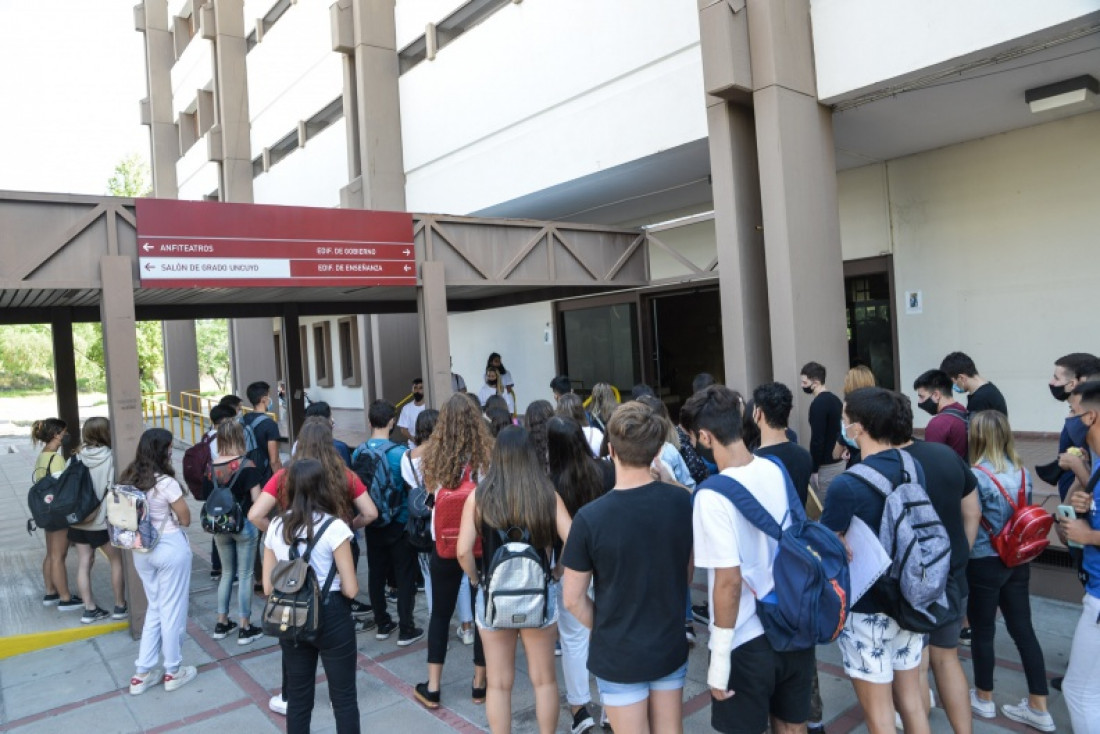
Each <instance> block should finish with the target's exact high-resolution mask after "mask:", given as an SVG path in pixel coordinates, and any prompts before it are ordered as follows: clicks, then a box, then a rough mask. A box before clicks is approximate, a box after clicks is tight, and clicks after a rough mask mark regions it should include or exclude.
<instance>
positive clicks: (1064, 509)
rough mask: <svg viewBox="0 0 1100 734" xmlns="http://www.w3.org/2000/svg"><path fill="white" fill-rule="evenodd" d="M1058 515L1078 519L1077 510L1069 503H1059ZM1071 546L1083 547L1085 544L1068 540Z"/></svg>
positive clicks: (1068, 518)
mask: <svg viewBox="0 0 1100 734" xmlns="http://www.w3.org/2000/svg"><path fill="white" fill-rule="evenodd" d="M1058 517H1064V518H1066V519H1067V520H1076V519H1077V512H1076V511H1075V510H1074V509H1073V508H1072V507H1070V506H1069V505H1058ZM1066 545H1068V546H1069V547H1070V548H1083V547H1084V546H1083V545H1081V544H1080V543H1075V542H1074V541H1072V540H1071V541H1068V542H1067V543H1066Z"/></svg>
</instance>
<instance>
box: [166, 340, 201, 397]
mask: <svg viewBox="0 0 1100 734" xmlns="http://www.w3.org/2000/svg"><path fill="white" fill-rule="evenodd" d="M161 338H162V339H163V340H164V381H165V387H166V388H167V390H168V401H169V402H170V403H171V404H172V405H182V403H181V401H180V392H181V391H183V390H198V389H199V354H198V352H199V350H198V343H197V342H196V340H195V322H194V321H163V322H161Z"/></svg>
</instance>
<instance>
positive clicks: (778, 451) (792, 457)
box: [749, 382, 813, 504]
mask: <svg viewBox="0 0 1100 734" xmlns="http://www.w3.org/2000/svg"><path fill="white" fill-rule="evenodd" d="M752 405H753V408H752V411H751V412H750V413H749V417H750V418H751V419H752V422H753V423H755V424H756V428H757V430H758V431H759V432H760V444H759V447H758V448H756V449H755V450H754V451H753V453H754V454H756V455H757V456H774V457H775V458H777V459H779V461H780V462H781V463H782V464H783V466H784V467H785V468H786V469H787V474H788V475H790V477H791V481H792V482H793V483H794V491H795V492H797V493H798V499H800V500H801V501H802V504H806V498H807V497H808V496H809V487H810V476H811V475H812V474H813V457H812V456H810V452H809V451H807V450H806V449H804V448H802V447H801V446H799V445H798V444H797V443H795V442H794V441H792V440H791V438H790V435H789V434H788V428H787V422H788V421H789V420H790V417H791V409H792V408H793V407H794V395H792V394H791V391H790V388H788V387H787V386H786V385H784V384H783V383H781V382H769V383H767V384H764V385H761V386H759V387H758V388H756V389H755V390H753V391H752Z"/></svg>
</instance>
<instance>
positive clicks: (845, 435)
mask: <svg viewBox="0 0 1100 734" xmlns="http://www.w3.org/2000/svg"><path fill="white" fill-rule="evenodd" d="M840 440H841V441H843V442H844V443H845V444H846V445H847V446H849V447H851V448H853V449H858V448H859V444H858V443H856V442H855V441H853V440H852V439H850V438H848V431H847V430H845V425H844V419H843V418H842V419H841V421H840Z"/></svg>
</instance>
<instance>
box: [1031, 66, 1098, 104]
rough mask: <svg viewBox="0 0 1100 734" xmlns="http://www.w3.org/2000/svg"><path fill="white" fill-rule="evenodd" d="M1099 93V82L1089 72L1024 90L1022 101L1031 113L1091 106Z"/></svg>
mask: <svg viewBox="0 0 1100 734" xmlns="http://www.w3.org/2000/svg"><path fill="white" fill-rule="evenodd" d="M1097 94H1100V82H1098V81H1097V80H1096V77H1094V76H1090V75H1089V74H1083V75H1081V76H1075V77H1073V78H1072V79H1066V80H1064V81H1060V82H1055V83H1054V84H1047V85H1045V86H1042V87H1035V88H1034V89H1028V90H1027V91H1026V92H1024V101H1025V102H1027V104H1028V106H1029V107H1030V108H1031V111H1032V112H1033V113H1036V114H1038V113H1040V112H1047V111H1049V110H1056V109H1057V110H1060V109H1063V108H1065V107H1069V106H1071V105H1072V106H1074V107H1093V106H1095V103H1096V95H1097Z"/></svg>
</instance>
